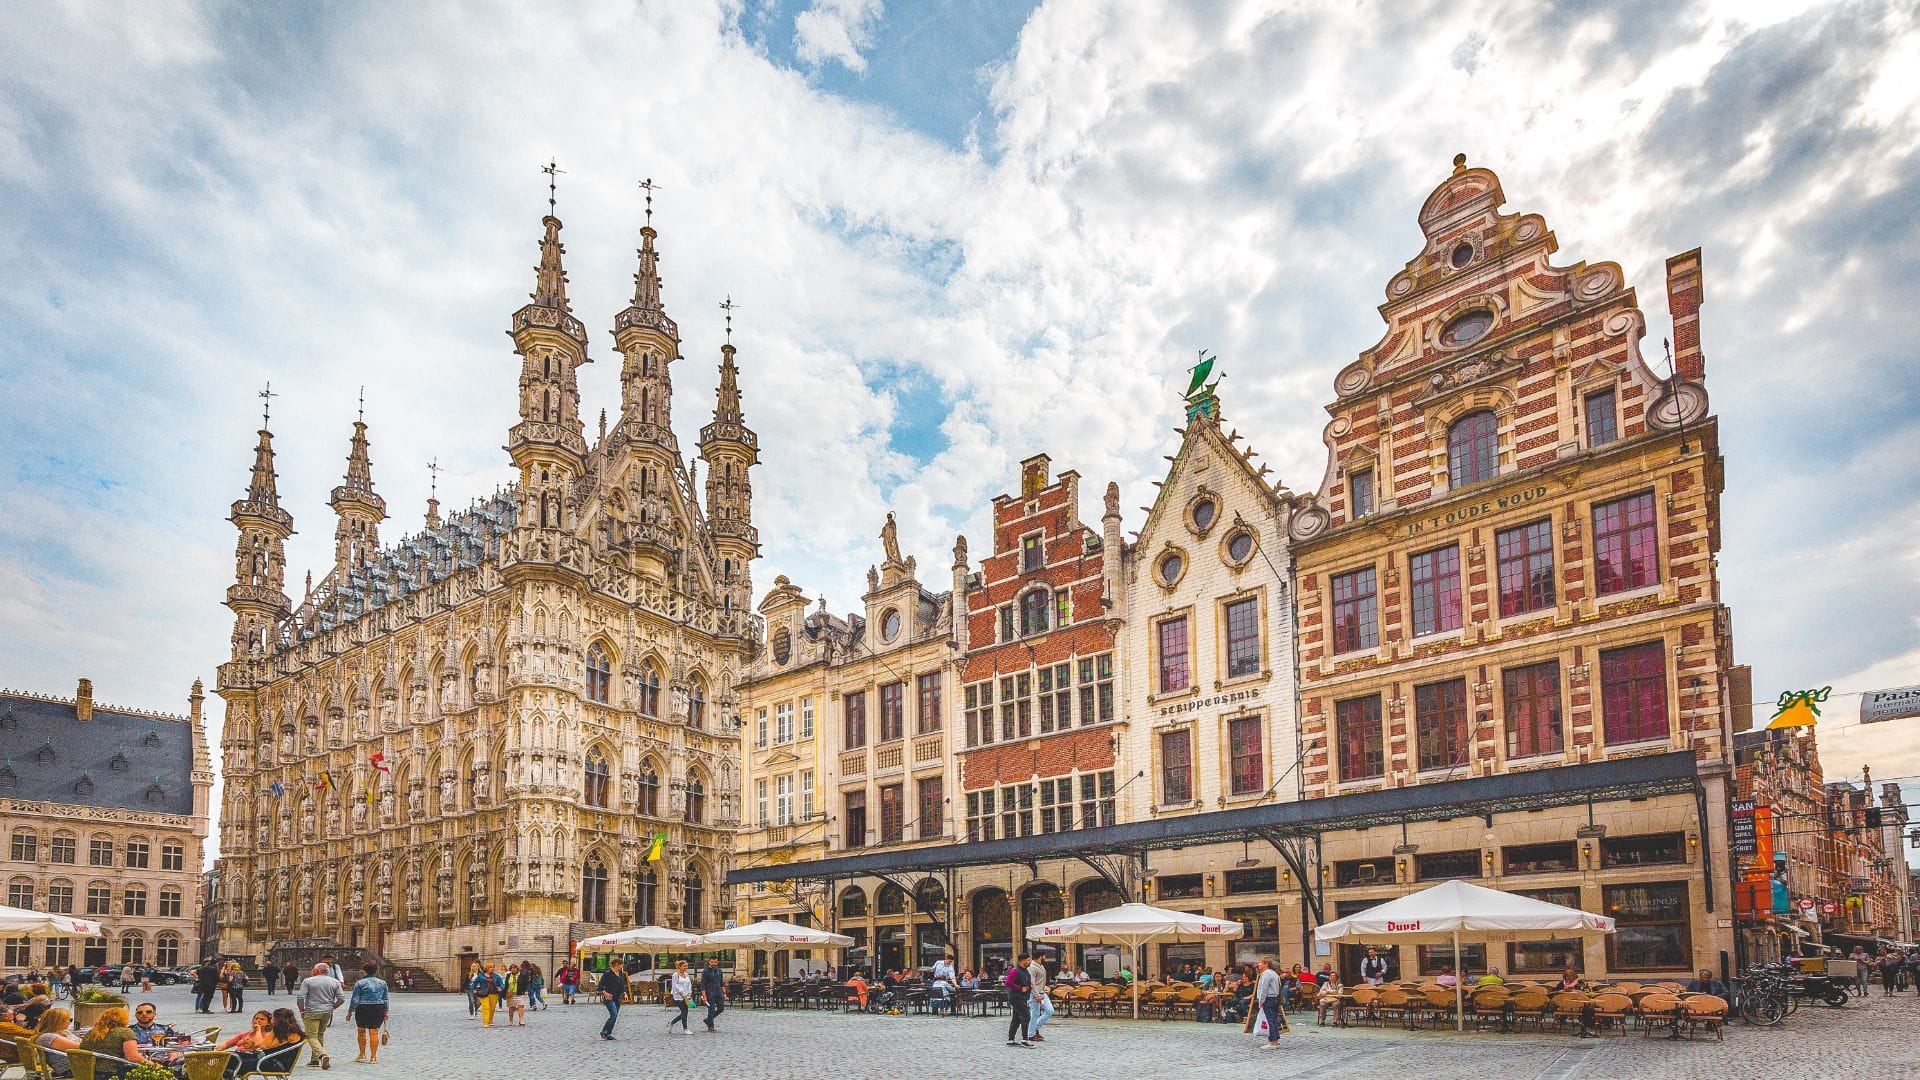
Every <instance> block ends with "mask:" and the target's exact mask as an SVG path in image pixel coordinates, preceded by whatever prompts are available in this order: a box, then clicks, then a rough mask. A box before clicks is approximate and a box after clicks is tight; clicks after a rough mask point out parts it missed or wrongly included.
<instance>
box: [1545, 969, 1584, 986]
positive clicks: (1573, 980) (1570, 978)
mask: <svg viewBox="0 0 1920 1080" xmlns="http://www.w3.org/2000/svg"><path fill="white" fill-rule="evenodd" d="M1553 988H1554V990H1555V991H1563V990H1585V989H1586V988H1587V984H1586V983H1584V982H1581V981H1580V976H1578V975H1576V974H1574V971H1573V969H1572V968H1568V969H1567V970H1565V971H1563V972H1561V973H1560V981H1559V982H1557V983H1554V984H1553Z"/></svg>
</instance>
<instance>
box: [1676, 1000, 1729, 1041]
mask: <svg viewBox="0 0 1920 1080" xmlns="http://www.w3.org/2000/svg"><path fill="white" fill-rule="evenodd" d="M1680 1007H1681V1015H1680V1017H1679V1019H1678V1020H1677V1021H1676V1022H1680V1021H1684V1022H1685V1023H1686V1025H1687V1034H1688V1035H1689V1036H1691V1035H1692V1034H1693V1033H1694V1032H1695V1031H1698V1030H1699V1029H1700V1028H1702V1027H1704V1028H1706V1029H1707V1030H1708V1031H1711V1032H1713V1034H1714V1036H1715V1037H1716V1038H1719V1039H1721V1040H1722V1041H1724V1040H1725V1039H1726V1037H1727V1000H1726V999H1725V998H1721V997H1715V996H1714V995H1712V994H1695V995H1694V996H1692V997H1690V998H1686V999H1685V1000H1683V1001H1682V1002H1681V1006H1680Z"/></svg>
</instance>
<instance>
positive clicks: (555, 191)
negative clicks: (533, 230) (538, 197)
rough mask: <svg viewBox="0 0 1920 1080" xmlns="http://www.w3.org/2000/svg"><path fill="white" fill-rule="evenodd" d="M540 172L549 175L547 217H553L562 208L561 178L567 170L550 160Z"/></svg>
mask: <svg viewBox="0 0 1920 1080" xmlns="http://www.w3.org/2000/svg"><path fill="white" fill-rule="evenodd" d="M540 171H541V172H543V173H546V174H547V216H548V217H553V216H554V212H555V211H556V210H558V209H559V206H560V198H559V196H560V183H559V177H560V174H561V173H563V172H566V171H567V170H565V169H563V168H561V167H560V166H559V164H558V163H557V162H555V161H554V160H553V159H552V158H548V159H547V163H546V164H545V165H543V166H541V168H540Z"/></svg>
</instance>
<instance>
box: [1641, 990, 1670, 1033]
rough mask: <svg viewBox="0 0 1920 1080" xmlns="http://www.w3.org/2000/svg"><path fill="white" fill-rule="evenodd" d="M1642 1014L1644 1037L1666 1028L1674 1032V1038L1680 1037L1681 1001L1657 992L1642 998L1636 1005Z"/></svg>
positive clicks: (1644, 995) (1662, 992)
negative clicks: (1658, 1029)
mask: <svg viewBox="0 0 1920 1080" xmlns="http://www.w3.org/2000/svg"><path fill="white" fill-rule="evenodd" d="M1634 1008H1635V1009H1636V1010H1637V1011H1638V1012H1639V1014H1640V1031H1641V1034H1642V1036H1643V1037H1644V1036H1650V1035H1652V1034H1653V1033H1654V1030H1655V1029H1657V1028H1666V1029H1668V1030H1670V1031H1672V1032H1673V1036H1674V1038H1676V1039H1677V1038H1679V1037H1680V999H1679V998H1677V997H1674V996H1673V995H1672V994H1669V993H1666V992H1665V991H1660V990H1656V991H1654V992H1652V993H1649V994H1643V995H1641V996H1640V1000H1638V1001H1637V1002H1635V1003H1634Z"/></svg>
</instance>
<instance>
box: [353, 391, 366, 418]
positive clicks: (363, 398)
mask: <svg viewBox="0 0 1920 1080" xmlns="http://www.w3.org/2000/svg"><path fill="white" fill-rule="evenodd" d="M356 419H358V420H359V421H360V422H361V423H363V424H364V423H366V420H367V388H366V387H364V386H363V387H361V388H360V415H359V416H358V417H356Z"/></svg>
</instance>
